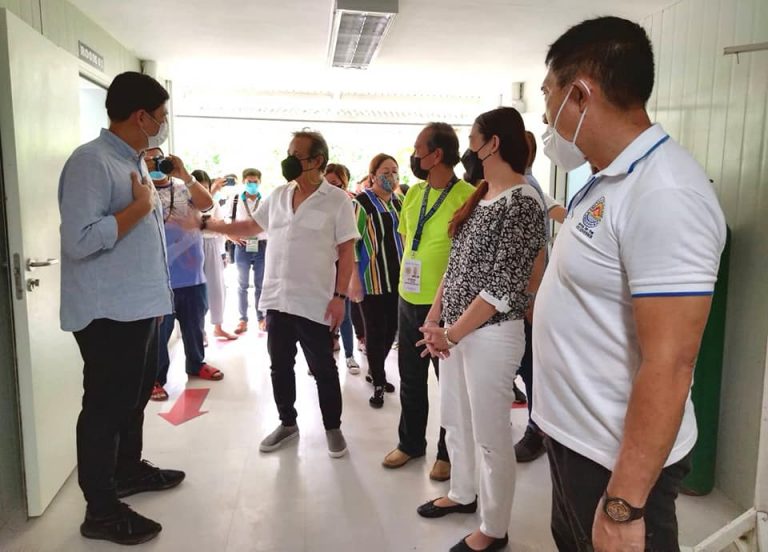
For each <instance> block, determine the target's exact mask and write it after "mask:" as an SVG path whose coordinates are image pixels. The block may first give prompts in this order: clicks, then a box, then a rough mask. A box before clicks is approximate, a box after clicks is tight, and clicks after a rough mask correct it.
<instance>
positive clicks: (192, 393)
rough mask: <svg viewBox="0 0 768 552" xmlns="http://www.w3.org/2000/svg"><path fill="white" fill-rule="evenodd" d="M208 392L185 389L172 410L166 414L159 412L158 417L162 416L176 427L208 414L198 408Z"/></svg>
mask: <svg viewBox="0 0 768 552" xmlns="http://www.w3.org/2000/svg"><path fill="white" fill-rule="evenodd" d="M208 391H210V389H185V390H184V392H183V393H182V394H181V395H180V396H179V398H178V399H177V400H176V404H174V405H173V408H171V410H170V411H168V412H160V414H158V416H162V417H163V418H165V419H166V420H168V421H169V422H170V423H172V424H173V425H175V426H177V425H181V424H183V423H184V422H188V421H189V420H192V419H194V418H197V417H198V416H202V415H203V414H208V411H207V410H206V411H205V412H203V411H201V410H200V407H201V406H203V403H204V402H205V398H206V397H207V396H208Z"/></svg>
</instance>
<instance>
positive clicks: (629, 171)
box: [568, 134, 669, 216]
mask: <svg viewBox="0 0 768 552" xmlns="http://www.w3.org/2000/svg"><path fill="white" fill-rule="evenodd" d="M667 140H669V134H667V135H665V136H664V137H663V138H661V140H659V141H658V142H656V143H655V144H654V145H652V146H651V148H650V149H649V150H648V151H646V152H645V153H644V154H643V155H641V156H640V157H638V158H637V159H635V160H634V161H633V162H632V164H631V165H630V166H629V169H627V174H628V175H629V174H632V171H634V170H635V167H636V166H637V164H638V163H640V162H641V161H644V160H646V159H647V158H648V157H650V155H651V154H652V153H653V152H654V151H656V149H657V148H658V147H659V146H660V145H662V144H663V143H664V142H666V141H667ZM601 178H602V175H600V174H596V175H593V176H592V178H590V179H589V181H588V182H587V183H586V184H585V185H584V187H583V188H582V189H581V190H579V192H578V193H577V194H576V195H575V196H573V199H571V202H570V203H569V204H568V216H571V213H572V212H573V210H574V209H575V208H576V207H577V206H578V205H579V203H581V201H582V200H583V199H584V198H585V197H586V196H587V194H589V192H590V190H592V188H593V187H594V186H595V185H596V184H597V183H598V182H600V179H601Z"/></svg>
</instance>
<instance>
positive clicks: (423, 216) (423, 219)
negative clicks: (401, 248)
mask: <svg viewBox="0 0 768 552" xmlns="http://www.w3.org/2000/svg"><path fill="white" fill-rule="evenodd" d="M458 181H459V179H458V178H457V177H456V176H455V175H454V177H453V178H452V179H451V181H450V182H449V183H448V185H447V186H446V187H445V188H444V189H443V191H442V192H441V193H440V197H438V198H437V201H435V203H434V205H432V208H431V209H430V210H429V212H427V201H429V192H430V190H431V187H430V186H429V184H427V189H426V190H425V191H424V196H423V197H422V200H421V211H420V212H419V223H418V224H417V225H416V233H415V234H414V235H413V242H411V251H412V252H413V253H416V251H418V250H419V242H420V241H421V234H422V233H423V232H424V225H425V224H427V221H428V220H429V219H431V218H432V216H433V215H434V214H435V213H436V212H437V210H438V209H439V208H440V206H441V205H442V204H443V201H445V198H446V197H448V194H449V193H450V192H451V188H453V185H454V184H456V183H457V182H458Z"/></svg>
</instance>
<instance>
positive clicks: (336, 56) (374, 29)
mask: <svg viewBox="0 0 768 552" xmlns="http://www.w3.org/2000/svg"><path fill="white" fill-rule="evenodd" d="M397 4H398V2H397V0H337V1H336V8H335V9H334V11H333V28H332V33H331V43H330V48H329V58H330V63H331V66H332V67H341V68H344V69H367V68H368V66H369V65H370V64H371V62H372V61H373V59H374V58H375V57H376V54H377V53H378V52H379V49H380V48H381V43H382V41H383V40H384V37H385V36H386V35H387V32H388V31H389V29H390V27H391V26H392V22H393V21H394V19H395V15H396V14H397V10H398V5H397Z"/></svg>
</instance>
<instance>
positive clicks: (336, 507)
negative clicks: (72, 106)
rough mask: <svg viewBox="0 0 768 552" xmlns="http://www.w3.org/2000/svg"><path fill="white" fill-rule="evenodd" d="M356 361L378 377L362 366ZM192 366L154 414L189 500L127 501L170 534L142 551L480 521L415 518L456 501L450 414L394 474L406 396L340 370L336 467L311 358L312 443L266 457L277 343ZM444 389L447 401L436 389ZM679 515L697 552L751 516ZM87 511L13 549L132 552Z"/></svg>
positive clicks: (443, 541) (276, 547) (531, 472)
mask: <svg viewBox="0 0 768 552" xmlns="http://www.w3.org/2000/svg"><path fill="white" fill-rule="evenodd" d="M232 295H234V294H232ZM230 299H231V298H230ZM233 311H234V312H236V309H233ZM396 355H397V354H396V352H394V351H393V353H392V354H391V355H390V357H389V359H388V374H389V378H390V380H391V381H393V382H395V383H397V356H396ZM356 356H357V357H358V359H359V360H361V364H363V371H365V365H364V363H363V362H362V358H361V355H360V354H359V353H357V355H356ZM182 357H183V353H182V351H181V350H180V344H179V347H178V348H177V349H176V350H175V356H174V361H173V365H172V367H171V376H170V378H171V379H170V385H169V392H170V393H171V400H170V401H169V402H168V403H164V404H158V403H150V405H149V407H148V408H147V417H146V425H145V427H146V431H145V450H146V454H145V456H146V458H148V459H150V460H151V461H152V462H154V463H156V464H158V465H160V466H166V467H173V468H179V469H183V470H185V471H186V472H187V479H186V481H185V482H184V483H183V484H182V485H181V486H180V487H178V488H177V489H174V490H171V491H167V492H164V493H156V494H143V495H137V496H134V497H131V498H129V499H127V502H129V503H130V504H131V505H132V506H133V507H134V508H135V509H136V510H137V511H139V512H141V513H143V514H145V515H147V516H149V517H152V518H154V519H156V520H158V521H160V522H161V523H162V524H163V532H162V533H161V535H160V537H159V538H157V539H155V540H154V541H152V542H150V543H147V544H146V545H143V546H141V547H139V549H141V550H147V551H184V552H223V551H227V552H241V551H253V552H331V551H339V552H356V551H366V552H395V551H396V552H402V551H427V552H442V551H446V550H448V548H449V547H450V546H451V545H453V544H454V543H455V542H457V541H458V540H459V539H460V538H461V537H463V536H464V535H465V534H467V533H469V532H470V531H472V530H473V529H474V528H475V526H476V524H477V523H478V521H477V518H476V517H475V516H448V517H447V518H443V519H439V520H424V519H421V518H420V517H419V516H417V515H416V512H415V508H416V506H418V505H419V504H421V503H422V502H424V501H425V500H428V499H431V498H435V497H437V496H440V495H442V494H444V493H445V492H446V490H447V484H446V483H435V482H432V481H430V480H429V479H428V478H427V473H428V471H429V468H430V467H431V462H432V460H433V459H434V453H435V449H434V442H433V441H434V439H433V437H434V436H436V435H437V422H438V420H437V417H436V416H432V417H431V418H430V426H429V433H428V435H429V438H430V450H429V453H428V456H427V458H426V459H419V460H417V461H414V462H412V463H410V464H409V465H407V466H406V467H404V468H402V469H400V470H396V471H389V470H385V469H383V468H382V467H381V466H380V462H381V460H382V458H383V456H384V455H385V454H386V453H387V452H388V451H389V450H390V449H391V448H392V447H393V446H394V445H395V444H396V437H397V420H398V416H399V401H398V400H397V394H394V395H388V396H387V399H386V403H385V405H384V408H383V409H382V410H378V411H377V410H373V409H371V408H370V407H369V406H368V397H369V396H370V393H371V388H370V386H369V385H368V384H366V383H365V380H364V378H363V375H362V374H361V375H359V376H350V375H348V374H346V369H343V368H340V373H341V374H342V376H341V382H342V389H343V395H344V415H343V429H344V432H345V435H346V437H347V441H348V444H349V449H350V454H349V455H348V456H346V457H345V458H342V459H339V460H334V459H331V458H330V457H329V456H328V454H327V452H326V445H325V436H324V433H323V428H322V423H321V420H320V412H319V409H318V406H317V393H316V389H315V385H314V380H313V379H312V378H310V377H309V376H308V375H307V370H306V364H305V363H304V360H303V357H301V355H299V358H298V359H297V361H298V363H297V369H296V377H297V382H298V391H297V392H298V401H297V408H298V410H299V426H300V429H301V438H300V439H299V440H298V442H294V443H293V444H291V445H290V446H288V447H287V448H286V449H284V450H280V451H278V452H275V453H272V454H262V453H260V452H259V450H258V443H259V441H260V439H261V438H262V436H263V435H265V434H266V433H268V432H269V431H271V430H272V429H273V427H274V426H275V424H276V423H277V421H278V420H277V414H276V410H275V407H274V403H273V401H272V391H271V383H270V379H269V363H268V356H267V352H266V337H265V336H263V335H259V334H258V332H256V331H255V328H254V329H252V330H251V331H250V332H249V333H248V334H246V335H245V336H243V337H242V338H241V339H240V340H238V341H236V342H231V343H222V342H215V341H212V342H211V345H210V347H209V349H208V360H209V361H210V362H211V363H213V364H214V365H216V366H218V367H220V368H221V369H222V370H223V371H224V372H225V374H226V377H225V379H224V380H223V381H221V382H213V383H207V382H199V381H194V382H187V381H186V376H185V375H184V368H183V358H182ZM339 364H340V365H342V364H343V355H342V360H341V361H340V362H339ZM431 384H432V385H431V389H432V397H431V398H432V401H433V404H436V403H437V400H438V397H437V392H436V385H434V384H435V382H434V380H433V381H432V382H431ZM185 386H187V387H198V388H204V387H207V388H210V393H209V395H208V397H207V400H206V401H205V403H204V405H203V410H207V411H208V413H207V414H205V415H203V416H200V417H198V418H195V419H193V420H191V421H189V422H187V423H185V424H183V425H180V426H177V427H175V426H173V425H171V424H170V423H168V422H167V421H166V420H164V419H163V418H161V417H160V416H158V415H157V414H158V413H159V412H165V411H168V410H169V409H170V408H171V407H172V405H173V404H174V400H175V399H176V397H177V396H178V395H179V393H180V392H181V391H182V390H183V389H184V387H185ZM433 412H437V409H436V408H433ZM511 415H512V422H513V424H512V431H513V433H514V434H515V438H517V437H519V436H520V435H521V433H522V430H523V429H524V425H525V419H526V411H525V410H512V414H511ZM549 493H550V484H549V473H548V467H547V462H546V458H540V459H539V460H537V461H536V462H533V463H532V464H525V465H520V466H519V467H518V470H517V486H516V494H515V505H514V510H513V512H512V519H511V523H510V539H511V543H512V544H511V546H510V550H513V551H520V552H523V551H549V550H554V544H553V542H552V540H551V537H550V535H549V529H548V523H549V521H548V520H549V503H550V499H549ZM678 505H679V513H680V525H681V542H682V543H684V544H687V545H691V544H695V543H696V542H698V541H700V540H701V539H702V538H703V537H705V536H707V535H708V534H709V533H711V532H713V531H714V530H715V529H717V528H718V527H720V526H722V525H724V524H725V523H726V522H727V521H729V520H730V519H731V518H733V517H735V516H736V515H738V513H740V512H739V510H738V509H737V508H736V506H735V505H733V504H732V503H730V502H729V501H728V500H727V499H725V498H724V497H723V496H722V495H720V494H718V493H717V492H716V493H715V494H713V495H710V496H709V497H706V498H698V499H692V498H686V497H683V498H681V499H680V501H679V502H678ZM83 508H84V503H83V499H82V496H81V494H80V491H79V488H78V487H77V481H76V477H71V478H70V479H69V480H68V481H67V483H66V484H65V486H64V487H63V489H62V490H61V492H60V493H59V494H58V496H57V497H56V499H55V500H54V502H53V503H52V504H51V506H50V507H49V508H48V510H47V512H46V513H45V515H44V516H43V517H41V518H39V519H35V520H32V521H30V522H28V523H25V524H23V525H21V526H19V527H11V528H6V529H5V530H4V532H3V533H2V534H0V550H2V551H3V552H44V551H45V552H47V551H57V552H59V551H66V552H75V551H102V550H103V551H110V550H120V549H122V548H121V547H118V546H117V545H112V544H109V543H104V542H94V541H87V540H85V539H83V538H82V537H80V535H79V532H78V526H79V523H80V522H81V520H82V515H83Z"/></svg>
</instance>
